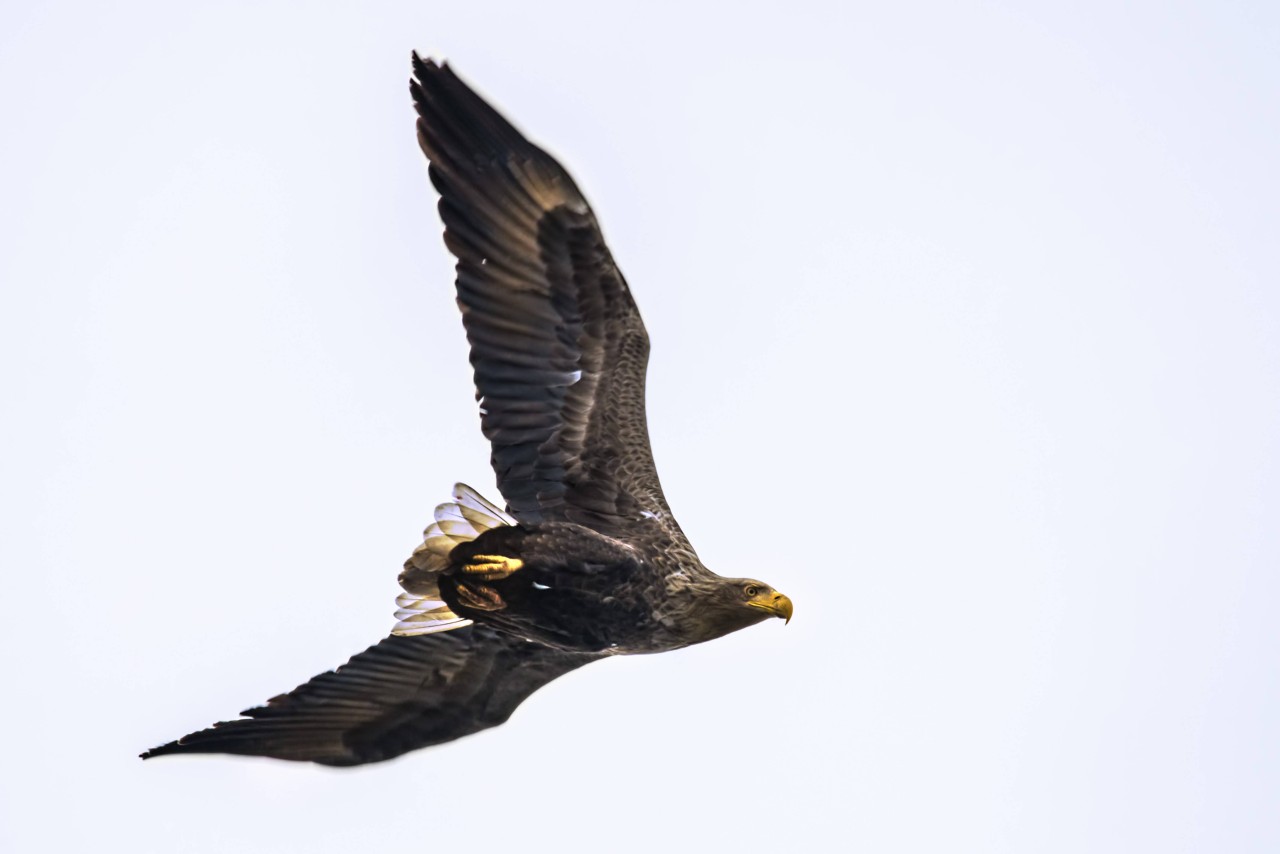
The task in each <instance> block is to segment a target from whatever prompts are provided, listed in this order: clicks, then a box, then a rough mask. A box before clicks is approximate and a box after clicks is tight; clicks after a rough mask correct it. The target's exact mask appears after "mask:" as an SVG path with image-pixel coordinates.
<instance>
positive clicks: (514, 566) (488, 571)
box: [462, 555, 524, 581]
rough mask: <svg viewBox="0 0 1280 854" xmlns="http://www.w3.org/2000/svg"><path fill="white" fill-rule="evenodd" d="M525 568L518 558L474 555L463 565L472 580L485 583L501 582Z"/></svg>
mask: <svg viewBox="0 0 1280 854" xmlns="http://www.w3.org/2000/svg"><path fill="white" fill-rule="evenodd" d="M523 566H524V561H522V560H520V558H518V557H507V556H505V555H472V556H471V557H469V558H468V559H467V562H466V563H464V564H463V565H462V571H463V572H464V573H466V574H467V576H468V577H471V578H479V579H481V580H484V581H501V580H502V579H504V578H507V577H508V576H510V575H511V574H512V573H514V572H517V571H518V570H519V569H520V568H521V567H523Z"/></svg>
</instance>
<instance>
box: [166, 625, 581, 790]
mask: <svg viewBox="0 0 1280 854" xmlns="http://www.w3.org/2000/svg"><path fill="white" fill-rule="evenodd" d="M597 657H598V656H594V655H588V654H582V653H566V652H560V651H558V650H552V649H548V648H547V647H545V646H542V645H540V644H536V643H530V642H528V641H525V640H522V639H520V638H514V637H511V636H509V635H504V634H502V633H500V632H495V631H493V630H491V629H487V628H485V627H483V626H468V627H466V628H461V629H455V630H454V631H452V632H447V633H444V634H433V635H422V636H418V637H394V636H393V637H389V638H386V639H385V640H383V641H382V642H381V643H378V644H376V645H375V646H371V647H369V649H367V650H365V651H364V652H362V653H360V654H359V655H357V656H355V657H354V658H352V659H351V660H350V661H348V662H347V663H346V664H344V665H342V666H341V667H339V668H338V669H336V670H331V671H329V672H328V673H322V674H320V675H319V676H317V677H315V678H314V679H312V680H311V681H310V682H307V683H306V684H305V685H300V686H299V687H297V688H295V689H293V690H292V691H290V692H289V693H288V694H281V695H280V696H278V697H273V698H271V699H270V700H268V701H267V704H266V705H265V706H258V707H257V708H253V709H247V710H246V711H244V712H241V714H242V715H244V716H245V717H243V718H240V719H237V720H233V721H224V722H222V723H218V724H214V725H213V726H212V727H210V728H209V729H205V730H200V731H199V732H194V733H192V734H191V735H188V736H184V737H183V738H180V739H178V740H177V741H171V742H169V743H168V744H165V745H162V746H160V747H156V748H153V749H151V750H148V751H147V752H146V753H144V754H142V758H143V759H150V758H152V757H154V756H165V755H167V754H171V753H238V754H244V755H248V756H269V757H272V758H274V759H293V760H298V761H310V762H319V763H321V764H323V765H361V764H364V763H366V762H380V761H382V760H384V759H392V758H394V757H396V756H399V755H400V754H402V753H407V752H409V751H410V750H416V749H418V748H420V747H429V746H431V745H433V744H442V743H443V742H446V741H452V740H454V739H455V738H461V737H462V736H464V735H470V734H472V733H475V732H479V731H480V730H483V729H488V728H489V727H494V726H497V725H498V724H500V723H502V722H503V721H505V720H506V719H507V718H508V717H510V716H511V713H512V712H514V711H515V709H516V707H517V706H519V705H520V703H522V702H523V701H524V700H525V698H526V697H528V696H529V695H530V694H532V693H533V692H534V691H536V690H538V689H539V688H541V687H542V686H543V685H545V684H547V683H548V682H550V681H551V680H553V679H555V678H556V677H558V676H562V675H564V674H565V673H568V672H569V671H570V670H573V669H575V668H578V667H581V666H582V665H584V664H586V663H588V662H590V661H594V660H595V659H596V658H597Z"/></svg>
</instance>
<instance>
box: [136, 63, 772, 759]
mask: <svg viewBox="0 0 1280 854" xmlns="http://www.w3.org/2000/svg"><path fill="white" fill-rule="evenodd" d="M413 72H414V79H412V80H411V81H410V84H409V90H410V92H411V93H412V95H413V101H414V105H415V107H416V108H417V112H418V125H417V127H418V143H419V145H420V146H421V147H422V151H423V153H424V154H425V155H426V156H427V160H428V161H429V162H430V167H429V174H430V176H431V183H432V184H433V185H434V186H435V188H436V190H437V191H438V192H439V193H440V203H439V210H440V216H441V218H442V219H443V220H444V226H445V230H444V241H445V245H446V246H448V248H449V250H450V251H451V252H452V253H453V254H454V255H455V256H457V259H458V263H457V292H458V305H459V307H460V308H461V309H462V322H463V325H464V326H465V327H466V332H467V340H468V342H469V343H470V346H471V364H472V367H473V368H474V369H475V384H476V398H477V400H478V402H479V406H480V423H481V428H482V429H483V431H484V435H485V437H486V438H487V439H488V440H489V442H490V443H491V445H492V463H493V469H494V472H495V473H496V475H497V481H498V490H499V491H500V492H501V493H502V497H503V499H504V500H505V503H506V509H505V510H503V509H500V508H499V507H497V506H496V505H494V504H493V503H491V502H489V501H487V500H486V499H485V498H483V497H482V496H481V495H480V494H479V493H477V492H476V491H475V490H472V489H471V488H470V487H467V486H465V485H462V484H459V485H457V486H456V487H455V488H454V491H453V496H452V500H450V501H447V502H445V503H443V504H441V505H440V506H439V507H437V508H436V511H435V521H434V522H432V523H431V525H430V526H429V527H428V528H427V529H426V531H425V533H424V538H423V542H422V544H421V545H419V546H418V547H417V549H416V550H415V551H414V552H413V554H412V555H411V556H410V557H409V559H408V561H406V563H405V565H404V571H403V572H402V573H401V574H400V585H401V586H402V587H403V588H404V593H402V594H401V595H400V597H399V599H397V604H398V605H399V610H398V611H397V612H396V617H397V619H398V622H397V623H396V625H395V628H394V630H393V631H392V633H391V635H390V636H389V637H387V638H385V639H384V640H382V641H381V642H380V643H378V644H376V645H374V646H372V647H370V648H369V649H367V650H365V651H364V652H362V653H360V654H358V655H356V656H355V657H354V658H352V659H351V660H350V661H348V662H347V663H346V664H344V665H342V666H341V667H339V668H337V669H336V670H333V671H330V672H328V673H322V674H320V675H319V676H317V677H315V678H314V679H312V680H311V681H309V682H307V683H306V684H304V685H301V686H299V687H297V688H295V689H294V690H293V691H291V692H289V693H287V694H281V695H279V696H277V697H273V698H272V699H270V700H268V701H267V703H266V705H264V706H259V707H256V708H252V709H248V710H246V711H244V712H242V713H241V714H242V717H240V718H238V719H236V720H231V721H225V722H222V723H217V724H214V725H213V726H212V727H210V728H208V729H204V730H200V731H199V732H194V733H192V734H190V735H187V736H184V737H182V738H180V739H178V740H177V741H172V742H169V743H168V744H164V745H161V746H160V747H156V748H153V749H151V750H149V751H147V752H146V753H143V754H142V758H144V759H147V758H151V757H154V756H165V755H168V754H174V753H231V754H244V755H250V756H268V757H273V758H276V759H290V760H298V761H309V762H318V763H321V764H324V765H338V766H349V765H361V764H364V763H368V762H379V761H382V760H386V759H391V758H393V757H396V756H400V755H401V754H404V753H407V752H409V751H411V750H416V749H418V748H420V747H428V746H431V745H434V744H441V743H443V742H447V741H452V740H454V739H456V738H460V737H462V736H465V735H470V734H471V733H475V732H479V731H480V730H483V729H487V728H489V727H493V726H497V725H498V724H501V723H503V722H504V721H506V720H507V718H508V717H509V716H510V715H511V713H512V712H513V711H514V710H515V709H516V707H517V706H519V705H520V703H521V702H523V701H524V699H525V698H526V697H528V696H529V695H530V694H532V693H533V692H534V691H536V690H538V689H539V688H541V687H542V686H543V685H546V684H547V683H548V682H550V681H552V680H553V679H555V678H556V677H558V676H562V675H563V674H565V673H568V672H569V671H571V670H574V669H576V668H579V667H581V666H583V665H584V664H588V663H590V662H592V661H596V660H599V659H602V658H607V657H609V656H613V655H631V654H637V653H653V652H665V651H667V650H673V649H680V648H681V647H685V646H689V645H690V644H695V643H702V642H703V641H709V640H713V639H715V638H718V637H721V636H722V635H726V634H728V633H730V632H734V631H737V630H738V629H743V628H746V627H747V626H751V625H754V624H755V623H759V622H761V621H763V620H766V619H768V618H770V617H780V618H782V619H784V620H788V621H789V620H790V619H791V614H792V604H791V600H790V599H788V598H787V597H786V596H784V595H782V594H781V593H779V592H777V591H776V590H774V589H773V588H772V587H770V586H769V585H768V584H765V583H764V582H761V581H756V580H754V579H749V578H725V577H722V576H720V575H717V574H715V573H714V572H712V571H711V570H709V569H707V568H706V567H705V566H703V565H702V562H701V561H699V560H698V556H697V554H696V553H695V552H694V550H693V547H692V546H691V545H690V544H689V541H688V540H687V539H686V538H685V535H684V532H683V531H681V530H680V526H679V525H678V524H676V520H675V518H674V517H673V516H672V515H671V510H670V508H669V507H668V506H667V502H666V499H665V498H664V497H663V494H662V487H661V486H660V484H659V482H658V473H657V470H656V469H655V467H654V463H653V456H652V454H651V452H650V449H649V435H648V428H647V426H646V423H645V406H644V387H645V367H646V364H647V362H648V358H649V337H648V334H647V333H646V332H645V327H644V323H643V322H642V321H641V319H640V313H639V312H638V311H637V309H636V304H635V301H634V300H633V299H632V297H631V291H630V289H629V288H628V287H627V283H626V280H625V279H623V277H622V273H621V272H620V271H619V270H618V267H617V265H616V264H615V263H614V260H613V256H612V255H611V254H610V252H609V249H608V247H607V246H605V242H604V236H603V234H602V233H601V230H600V225H599V223H598V222H596V218H595V215H594V214H593V213H592V211H591V207H590V206H589V205H588V204H587V201H586V199H585V198H584V197H583V195H582V193H581V191H579V190H578V188H577V186H576V185H575V184H574V182H573V179H572V178H570V177H569V173H568V172H566V171H565V170H564V169H563V168H562V167H561V166H560V164H559V163H557V162H556V161H555V159H554V158H552V157H551V156H550V155H548V154H547V153H546V152H545V151H543V150H542V149H540V148H538V147H537V146H535V145H534V144H533V143H531V142H529V141H528V140H527V139H525V138H524V136H523V135H521V133H520V132H519V131H518V130H516V129H515V128H514V127H513V126H512V125H511V124H510V123H509V122H507V120H506V119H504V118H503V117H502V116H501V115H500V114H499V113H498V112H497V111H496V110H495V109H494V108H493V107H491V106H490V105H489V104H488V103H486V102H485V100H484V99H483V98H481V97H480V96H479V95H478V94H476V92H474V91H473V90H472V89H471V88H470V87H469V86H467V84H466V83H464V82H463V81H462V80H461V79H459V78H458V76H457V75H456V74H454V72H453V70H452V69H450V68H449V66H448V65H447V64H444V63H439V64H438V63H436V62H435V61H434V60H431V59H427V60H423V59H421V58H420V57H419V56H418V55H417V54H416V53H415V54H414V55H413Z"/></svg>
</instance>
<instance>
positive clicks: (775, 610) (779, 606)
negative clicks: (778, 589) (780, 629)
mask: <svg viewBox="0 0 1280 854" xmlns="http://www.w3.org/2000/svg"><path fill="white" fill-rule="evenodd" d="M747 604H748V605H751V606H752V607H755V608H760V609H762V610H765V611H768V612H769V613H770V614H773V615H774V616H776V617H781V618H782V619H784V620H786V621H787V622H788V623H789V622H791V614H792V612H793V611H794V608H793V607H792V605H791V600H790V599H788V598H787V597H786V596H783V595H782V594H781V593H775V592H769V593H761V594H760V595H759V596H757V597H756V598H754V599H752V600H751V601H750V602H748V603H747Z"/></svg>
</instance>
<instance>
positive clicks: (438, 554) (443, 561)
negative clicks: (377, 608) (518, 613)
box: [391, 483, 516, 635]
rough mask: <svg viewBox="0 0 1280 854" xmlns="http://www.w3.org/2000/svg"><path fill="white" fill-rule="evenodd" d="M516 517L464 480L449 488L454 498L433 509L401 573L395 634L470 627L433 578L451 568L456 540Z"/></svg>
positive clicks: (458, 541)
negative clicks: (451, 607) (403, 590)
mask: <svg viewBox="0 0 1280 854" xmlns="http://www.w3.org/2000/svg"><path fill="white" fill-rule="evenodd" d="M514 524H516V520H515V519H513V518H511V517H510V516H508V515H507V514H506V513H504V512H502V510H500V509H499V508H498V507H496V506H495V505H494V504H492V503H491V502H489V501H487V500H485V498H484V497H483V496H482V495H480V493H478V492H476V491H475V490H474V489H472V488H471V487H469V486H467V485H466V484H465V483H459V484H456V485H455V486H454V487H453V501H447V502H445V503H444V504H441V505H440V506H439V507H437V508H436V511H435V521H434V522H432V523H431V524H430V525H428V526H427V529H426V530H425V531H423V532H422V544H421V545H419V546H418V547H417V548H416V549H414V550H413V554H412V555H410V556H409V560H408V561H406V562H405V565H404V572H402V573H400V586H401V587H403V588H404V589H405V591H406V592H404V593H402V594H400V596H399V597H398V598H397V599H396V604H397V605H398V606H400V607H399V610H397V611H396V619H397V620H399V622H397V623H396V626H395V628H394V629H392V630H391V633H392V634H393V635H425V634H430V633H432V632H444V631H448V630H449V629H457V628H461V627H462V626H469V625H471V620H468V619H465V618H463V617H459V616H458V615H457V614H455V613H453V611H451V610H449V606H448V605H446V604H445V603H444V602H443V601H442V600H441V599H440V587H439V585H438V584H437V582H436V579H437V577H438V576H439V574H440V572H441V571H443V570H444V569H446V568H447V567H448V566H449V554H450V552H452V551H453V550H454V549H455V548H456V547H457V546H458V545H459V544H461V543H465V542H470V541H471V540H474V539H475V538H476V537H478V536H480V535H481V534H483V533H484V532H485V531H489V530H492V529H493V528H497V527H500V526H502V525H514Z"/></svg>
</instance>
